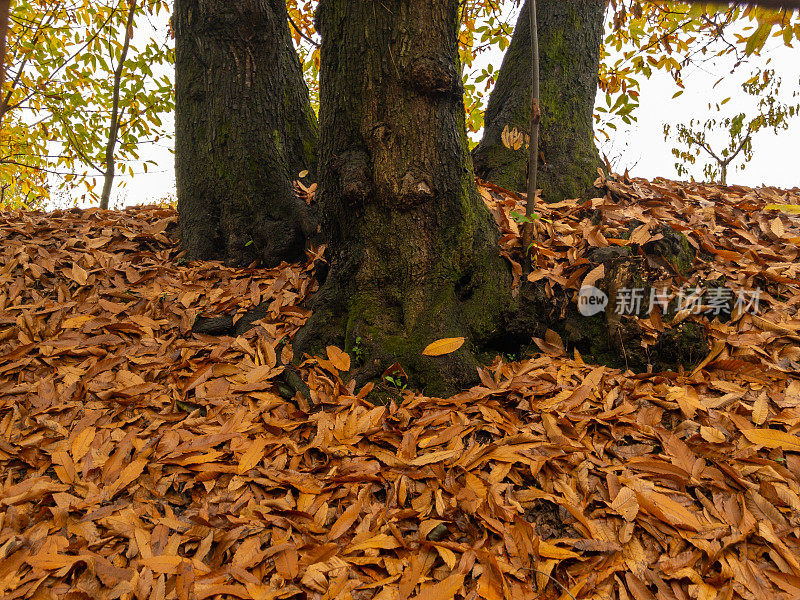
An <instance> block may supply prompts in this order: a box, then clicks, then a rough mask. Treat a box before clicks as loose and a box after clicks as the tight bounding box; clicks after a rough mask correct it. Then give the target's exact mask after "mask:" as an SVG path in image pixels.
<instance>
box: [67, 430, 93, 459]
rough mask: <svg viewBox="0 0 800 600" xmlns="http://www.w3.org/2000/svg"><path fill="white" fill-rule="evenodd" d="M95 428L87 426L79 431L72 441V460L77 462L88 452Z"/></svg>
mask: <svg viewBox="0 0 800 600" xmlns="http://www.w3.org/2000/svg"><path fill="white" fill-rule="evenodd" d="M95 432H96V430H95V428H94V427H87V428H86V429H84V430H83V431H81V432H80V433H79V434H78V435H77V436H75V440H74V441H73V442H72V460H74V461H75V462H79V461H80V460H81V459H82V458H83V457H84V456H86V454H87V453H88V452H89V448H90V447H91V445H92V442H93V441H94V436H95Z"/></svg>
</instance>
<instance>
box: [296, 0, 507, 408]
mask: <svg viewBox="0 0 800 600" xmlns="http://www.w3.org/2000/svg"><path fill="white" fill-rule="evenodd" d="M317 16H318V29H319V31H320V33H321V34H322V40H323V42H322V69H321V80H320V81H321V85H320V92H321V113H320V132H321V157H320V170H321V173H320V197H321V203H322V206H321V208H322V214H323V226H324V228H325V230H326V232H327V233H329V235H330V239H329V250H330V257H331V265H330V267H331V268H330V273H329V275H328V278H327V280H326V282H325V284H324V286H323V287H322V289H321V290H320V292H319V293H318V294H317V295H316V296H315V298H314V299H313V301H312V306H311V308H312V309H313V310H314V313H313V316H312V317H311V319H310V321H309V323H308V325H307V326H306V327H305V328H304V329H302V330H301V331H300V333H299V334H298V336H297V339H296V341H295V357H296V358H299V357H300V355H301V353H302V352H303V351H308V352H311V353H314V352H319V351H321V350H322V348H324V346H325V345H326V344H329V343H337V344H339V345H342V346H343V347H345V348H346V349H347V350H352V349H353V348H354V347H357V348H358V352H357V354H358V355H359V356H361V358H362V361H361V364H360V365H359V367H358V373H357V375H359V376H360V378H361V379H368V378H373V377H376V376H379V375H380V374H381V373H382V372H383V369H385V368H386V367H389V366H390V365H391V364H393V363H394V362H399V363H400V365H401V366H402V367H403V368H404V369H405V371H406V372H407V374H408V375H409V377H410V379H411V381H412V383H414V384H415V385H418V386H420V387H423V388H424V389H425V390H426V391H427V392H429V393H443V392H445V391H449V390H453V389H457V388H459V387H460V386H463V385H466V384H469V383H470V382H472V381H473V380H474V379H475V378H476V370H475V367H476V366H477V360H476V357H475V352H476V351H477V350H478V349H479V348H480V346H481V344H483V343H485V342H487V341H489V340H491V339H492V338H493V337H495V336H498V335H500V331H501V328H502V327H501V320H502V317H503V313H504V311H506V310H507V309H508V308H509V307H510V304H511V294H510V282H511V279H510V273H509V268H508V266H507V265H506V263H505V262H504V261H503V259H502V258H501V257H500V255H499V251H498V246H497V229H496V226H495V224H494V222H493V220H492V218H491V216H490V214H489V212H488V210H487V209H486V207H485V206H484V204H483V202H482V201H481V199H480V197H479V195H478V194H477V192H476V189H475V185H474V173H473V169H472V164H471V160H470V156H469V152H468V144H467V138H466V129H465V123H464V105H463V89H462V85H461V78H460V66H459V64H458V51H457V32H458V0H436V1H430V0H427V1H425V2H422V1H420V0H391V1H389V0H387V2H377V3H372V2H363V1H362V0H322V2H321V3H320V7H319V12H318V15H317ZM458 336H463V337H465V338H467V340H468V343H467V344H466V345H465V346H464V347H462V349H460V350H458V351H457V352H456V353H454V354H451V355H448V356H444V357H435V358H434V357H424V356H422V350H423V349H424V348H425V346H427V345H428V344H429V343H431V342H433V341H435V340H437V339H440V338H444V337H458Z"/></svg>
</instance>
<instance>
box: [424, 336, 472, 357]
mask: <svg viewBox="0 0 800 600" xmlns="http://www.w3.org/2000/svg"><path fill="white" fill-rule="evenodd" d="M465 341H466V340H465V339H464V338H463V337H457V338H444V339H442V340H437V341H435V342H433V343H432V344H430V345H429V346H428V347H427V348H425V350H423V351H422V354H423V356H443V355H445V354H452V353H453V352H455V351H456V350H458V349H459V348H461V346H463V345H464V342H465Z"/></svg>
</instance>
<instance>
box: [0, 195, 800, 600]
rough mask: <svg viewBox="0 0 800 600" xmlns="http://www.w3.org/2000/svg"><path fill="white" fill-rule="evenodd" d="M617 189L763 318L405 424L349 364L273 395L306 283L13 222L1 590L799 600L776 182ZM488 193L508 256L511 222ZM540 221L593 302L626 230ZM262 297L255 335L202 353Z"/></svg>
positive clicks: (1, 322) (426, 404) (798, 392)
mask: <svg viewBox="0 0 800 600" xmlns="http://www.w3.org/2000/svg"><path fill="white" fill-rule="evenodd" d="M608 186H609V188H611V190H612V192H613V198H615V200H614V201H612V200H595V201H592V202H591V203H590V205H589V206H588V208H589V209H591V210H589V211H588V212H592V211H595V212H596V211H600V212H601V213H603V216H604V219H605V225H604V227H605V230H604V231H607V230H608V228H609V227H610V225H609V223H612V224H613V223H614V222H619V223H620V224H622V223H623V222H624V221H625V220H626V219H628V220H629V219H637V220H638V221H641V222H642V223H644V225H646V226H647V227H646V228H645V229H640V230H639V234H638V235H639V236H640V238H641V239H644V237H645V236H646V235H651V234H653V235H657V234H656V233H655V232H656V227H655V222H659V223H669V224H672V225H673V226H674V227H680V228H681V230H683V231H685V232H686V233H687V235H689V237H690V239H691V240H692V241H693V243H695V244H697V245H698V247H700V248H703V249H704V250H705V252H706V253H707V254H708V255H709V256H711V257H712V258H713V260H708V261H706V262H705V263H702V264H701V263H698V264H697V265H696V266H697V268H698V274H699V275H697V276H708V274H710V273H712V272H719V273H726V274H730V277H731V279H732V280H735V281H736V282H738V283H741V284H743V285H744V284H747V285H751V284H755V285H760V286H761V287H762V288H763V289H764V290H765V299H764V301H763V310H762V313H761V315H760V316H758V317H755V316H752V315H747V314H744V315H734V318H732V319H731V320H730V321H728V322H726V323H724V324H723V323H720V322H719V320H715V321H713V322H712V321H708V319H705V322H706V324H707V325H708V327H710V328H711V330H712V332H713V335H714V336H715V338H716V339H717V340H718V341H719V343H718V344H717V346H716V347H715V351H714V353H715V355H714V356H712V357H710V359H709V360H708V361H706V364H705V365H704V367H703V368H702V369H699V370H698V371H697V372H696V373H693V374H655V375H652V374H651V375H633V374H632V373H630V372H628V373H624V372H621V371H619V370H613V369H609V368H606V367H596V366H591V365H587V364H584V363H583V361H582V360H581V359H580V357H579V356H576V357H575V358H568V357H564V356H559V357H556V356H549V355H542V356H537V357H533V358H530V359H526V360H523V361H520V362H516V363H510V364H509V363H505V362H503V361H502V360H501V359H499V358H498V360H497V361H496V362H495V363H494V364H493V365H492V366H490V367H487V368H486V369H484V370H483V371H482V372H481V381H482V385H481V386H479V387H476V388H473V389H471V390H468V391H465V392H463V393H461V394H459V395H456V396H454V397H452V398H449V399H439V398H428V397H424V396H422V395H420V394H417V393H414V392H411V391H405V392H404V393H403V399H402V401H401V402H398V403H393V404H391V405H389V406H373V405H371V404H370V403H368V402H367V401H366V400H365V397H366V392H367V391H368V390H367V389H360V390H357V389H355V388H354V387H353V385H352V384H350V385H347V384H345V383H343V382H342V380H343V379H344V380H346V377H345V376H344V375H343V374H342V373H341V372H340V369H342V370H344V369H347V368H348V366H349V363H350V358H351V357H349V356H347V355H346V354H345V353H343V352H342V351H341V350H338V349H336V348H331V349H329V352H328V356H327V357H322V358H318V359H314V360H309V361H306V363H304V366H303V374H304V380H305V381H306V383H307V384H308V386H309V389H310V390H311V392H310V395H311V398H308V399H305V398H302V397H301V396H299V395H298V396H296V397H295V399H294V400H292V401H287V400H285V399H284V398H283V397H282V396H281V395H280V394H279V393H278V392H279V390H278V389H277V387H276V385H277V383H276V382H277V377H278V376H279V375H280V373H281V370H282V369H283V367H282V366H280V365H281V364H285V363H286V362H287V361H288V360H289V359H290V358H291V344H286V345H284V344H283V343H282V341H283V340H284V339H289V340H290V339H291V337H292V336H293V335H294V333H295V332H296V331H297V329H298V328H299V327H300V326H301V325H302V324H303V322H304V321H305V320H306V318H307V317H308V312H307V311H306V310H305V309H303V308H300V307H299V306H298V305H299V304H300V303H302V301H303V300H304V299H305V298H306V297H307V296H308V295H309V294H310V293H313V291H314V289H315V285H316V284H315V282H314V280H313V273H312V263H311V262H309V263H308V264H305V265H284V266H283V267H282V268H278V269H272V270H233V269H228V268H225V267H222V266H221V265H219V264H217V263H202V264H199V263H190V264H180V263H181V261H180V259H179V253H178V249H177V247H176V244H175V242H174V241H173V240H172V239H171V237H170V235H169V234H170V231H171V228H172V227H173V226H174V224H175V221H176V215H175V213H174V212H173V211H170V210H166V209H156V208H140V209H130V210H127V211H125V212H122V213H100V212H96V211H90V212H85V213H80V212H60V213H53V214H48V215H41V214H15V215H8V214H6V215H2V216H0V242H1V243H2V250H3V251H2V255H0V283H1V284H2V291H1V292H0V463H2V473H3V481H2V487H0V590H2V593H3V594H4V595H3V598H42V599H44V598H48V599H49V598H65V599H68V600H83V599H95V598H98V599H101V598H103V599H112V598H125V599H131V598H137V599H138V600H145V599H151V598H152V599H162V598H163V599H166V598H169V599H178V600H189V599H198V600H199V599H203V598H253V599H259V600H266V599H279V598H280V599H282V598H317V599H333V598H354V599H356V600H360V599H366V598H381V599H395V598H399V599H406V598H422V599H431V600H433V599H436V600H439V599H442V600H445V599H450V598H469V599H473V598H485V599H487V600H495V599H500V598H513V599H520V600H523V599H525V600H528V599H531V598H537V597H541V598H550V599H555V598H560V599H562V600H567V599H568V598H570V597H574V598H581V599H583V598H596V599H601V598H614V599H616V598H619V599H620V600H623V599H624V600H628V599H635V600H650V599H653V598H657V599H659V600H662V599H663V600H666V599H677V600H688V599H690V598H691V599H693V600H713V599H715V598H720V599H735V598H745V599H748V600H749V599H754V600H755V599H758V600H761V599H771V598H775V599H786V600H788V599H792V598H798V597H800V437H799V436H798V433H799V432H800V381H798V379H797V377H796V375H797V358H798V355H797V352H798V343H797V328H798V323H800V321H798V317H797V314H796V313H797V303H798V301H800V295H799V293H798V292H799V290H800V288H799V287H798V281H797V263H796V260H797V246H796V244H797V236H798V235H800V234H798V232H797V221H796V219H795V218H791V217H787V216H780V215H775V214H773V213H768V211H765V210H764V206H765V204H769V203H772V202H775V198H772V197H769V198H767V197H765V196H770V195H772V194H775V195H778V194H779V193H778V192H772V191H769V190H758V191H754V190H747V189H744V188H724V189H723V188H711V187H702V186H686V185H679V184H674V183H671V182H664V181H661V182H658V183H654V184H648V183H646V182H642V181H640V180H636V181H630V180H622V181H610V182H608ZM484 195H485V197H486V198H487V199H488V200H489V201H490V202H491V204H492V206H493V208H494V212H495V216H496V217H497V218H498V219H499V220H500V221H501V224H503V223H505V225H504V226H505V229H506V233H507V234H506V235H505V236H504V238H503V243H504V247H505V248H506V250H507V252H508V253H509V257H512V256H513V250H514V246H515V244H516V245H518V241H515V239H514V238H515V234H516V229H515V227H516V225H515V224H514V223H513V221H510V220H509V218H508V215H509V211H510V210H513V209H514V203H515V200H514V199H513V198H509V197H507V196H502V197H501V196H499V195H498V193H497V191H496V190H489V189H486V190H484ZM779 200H780V201H781V202H784V203H785V202H789V201H791V202H794V203H798V201H800V196H798V195H797V194H795V195H794V196H792V197H790V198H787V197H783V196H782V197H780V199H779ZM546 210H547V212H546V214H544V216H546V217H548V218H551V219H552V223H548V224H547V228H548V230H549V232H550V233H551V236H550V239H547V240H546V241H544V240H543V241H542V247H541V248H540V250H539V259H540V267H541V269H542V271H546V274H545V275H544V277H552V278H553V282H554V283H557V284H558V285H559V286H562V285H563V284H565V283H569V282H573V283H575V284H576V285H578V286H579V285H580V282H581V281H582V277H583V276H584V274H585V273H586V271H587V269H588V266H587V264H586V263H585V262H583V261H584V260H585V259H584V254H585V252H587V251H588V249H589V248H591V247H596V246H598V245H600V246H602V245H603V244H614V243H615V242H614V241H612V240H615V239H617V238H611V239H609V238H608V237H605V236H606V235H607V234H606V233H603V231H601V230H600V229H596V226H595V225H592V220H591V215H589V216H587V215H585V214H583V213H585V212H586V211H587V206H583V207H581V206H579V205H578V204H577V203H564V204H563V205H561V206H557V207H551V208H549V209H546ZM539 275H540V274H539ZM534 276H537V274H536V273H535V274H534ZM562 279H563V281H562ZM568 289H569V287H568ZM262 300H269V301H270V302H271V304H270V312H269V315H268V316H267V318H266V319H264V320H263V321H261V322H260V325H259V326H258V327H257V328H256V329H254V330H252V331H251V332H250V333H248V334H246V335H244V336H241V337H238V338H230V337H221V338H213V337H208V336H198V335H193V334H192V333H191V325H192V323H193V321H194V317H195V316H196V315H197V314H200V313H203V314H222V313H226V312H233V311H239V312H241V311H243V310H246V309H247V308H249V307H251V306H253V305H255V304H258V303H259V302H261V301H262ZM684 318H700V317H695V316H691V317H684ZM653 327H658V324H657V323H654V324H653Z"/></svg>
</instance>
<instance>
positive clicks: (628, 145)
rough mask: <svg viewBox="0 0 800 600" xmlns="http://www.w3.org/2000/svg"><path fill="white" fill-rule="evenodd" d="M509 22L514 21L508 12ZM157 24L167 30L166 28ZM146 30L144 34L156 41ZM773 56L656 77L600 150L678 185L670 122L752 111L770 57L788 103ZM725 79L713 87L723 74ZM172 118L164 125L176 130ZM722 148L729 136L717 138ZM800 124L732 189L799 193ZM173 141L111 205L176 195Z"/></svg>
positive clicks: (774, 50)
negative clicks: (715, 106)
mask: <svg viewBox="0 0 800 600" xmlns="http://www.w3.org/2000/svg"><path fill="white" fill-rule="evenodd" d="M509 17H510V18H511V19H512V21H511V22H515V19H516V15H515V14H511V13H509ZM157 26H159V27H163V26H164V24H160V25H158V24H157ZM151 33H152V32H150V31H145V32H142V33H140V34H139V35H142V36H144V35H150V34H151ZM156 35H158V36H159V37H161V36H163V35H165V34H164V30H163V29H162V31H159V32H156ZM769 48H770V50H769V51H768V52H767V53H766V54H765V55H764V57H762V58H760V59H754V61H753V62H752V63H751V64H750V65H747V66H743V67H740V68H739V69H738V70H737V71H736V72H734V73H731V69H732V65H733V60H732V59H730V58H723V59H717V60H716V61H715V62H713V63H711V62H706V63H705V64H703V65H701V66H690V67H688V68H687V69H686V71H685V74H684V81H685V84H686V91H685V92H684V94H683V95H682V96H679V97H678V98H675V99H672V96H673V94H674V93H675V91H676V90H677V88H676V87H675V84H674V82H673V81H672V79H671V78H670V77H669V76H668V75H666V74H664V73H661V72H658V73H656V74H654V76H653V77H652V78H651V79H650V80H644V81H642V90H641V98H640V101H641V105H640V107H639V109H638V110H637V111H636V116H637V117H638V121H636V122H635V123H634V124H633V125H632V126H630V127H625V128H622V124H621V123H620V126H621V128H620V129H619V130H618V131H617V132H616V134H615V135H614V136H613V139H612V140H611V141H610V142H603V143H601V144H599V147H600V150H601V152H603V153H604V154H605V155H607V156H608V157H609V159H611V160H612V164H613V165H614V167H615V168H616V169H617V170H618V171H624V170H625V169H626V168H627V169H629V170H630V173H631V175H633V176H638V177H646V178H649V179H651V178H654V177H659V176H660V177H667V178H672V179H677V178H678V176H677V174H676V171H675V167H674V163H675V159H674V157H673V156H672V154H671V148H672V147H673V145H674V144H673V143H671V142H666V141H665V140H664V134H663V128H664V123H665V122H669V123H671V124H673V125H674V124H675V123H678V122H688V121H689V120H690V119H691V118H695V119H701V120H703V121H705V120H706V119H707V118H709V117H710V116H713V113H714V112H716V111H709V108H708V103H709V101H710V100H711V101H714V100H716V101H719V100H722V99H723V98H725V97H727V96H731V97H732V100H731V101H730V102H728V103H727V104H726V105H725V106H724V107H723V109H724V111H725V112H724V113H721V114H720V115H718V116H726V115H731V116H732V115H734V114H736V113H738V112H742V111H746V112H747V111H750V110H752V107H753V102H752V100H751V99H749V98H748V97H746V95H745V94H744V93H743V92H742V90H741V88H740V85H741V83H742V81H743V80H745V79H747V78H748V77H749V76H750V75H749V74H750V73H751V72H752V71H753V68H754V67H755V66H757V65H758V66H766V62H767V58H769V59H771V62H770V64H769V67H770V68H774V69H775V71H776V73H777V74H778V75H779V76H780V77H781V78H782V81H783V87H782V92H781V94H782V95H783V96H784V97H786V98H789V97H790V96H791V95H792V93H793V92H796V91H798V90H800V44H798V47H795V48H786V47H784V46H783V45H782V44H781V43H780V42H777V41H773V42H771V43H770V45H769ZM488 61H491V62H492V63H493V64H495V65H499V64H500V63H501V61H502V55H501V53H499V52H498V53H497V54H495V55H489V54H487V55H484V56H483V57H482V58H481V59H480V61H479V64H480V63H484V64H485V63H486V62H488ZM723 75H724V76H725V81H723V83H721V84H719V85H717V87H716V88H713V86H714V84H715V83H716V82H717V80H718V79H719V78H720V77H721V76H723ZM171 123H172V119H171V117H170V118H169V119H168V120H167V122H166V123H165V125H166V126H167V127H172V124H171ZM717 139H718V140H719V141H721V142H724V134H723V135H721V136H720V137H718V138H717ZM798 142H800V119H795V120H794V121H793V122H792V124H791V126H790V128H789V130H787V131H782V132H780V133H779V134H778V135H775V134H774V133H772V132H771V131H763V132H761V133H759V134H758V135H757V136H756V137H755V140H754V150H755V151H754V157H753V160H752V161H751V162H750V163H749V164H748V166H747V168H746V170H744V171H739V170H736V171H733V172H731V173H730V174H729V178H728V180H729V183H732V184H733V183H735V184H741V185H748V186H754V187H755V186H760V185H773V186H777V187H783V188H793V187H800V151H798V147H799V146H800V143H798ZM170 150H171V142H167V143H162V144H157V145H154V146H150V147H148V148H145V149H143V151H142V157H143V158H147V159H151V160H153V161H155V162H156V163H157V164H158V166H157V167H151V168H150V172H149V173H147V174H137V175H136V176H135V177H133V178H130V177H124V178H120V182H122V183H124V184H125V186H124V187H121V188H116V189H115V192H114V196H113V198H112V204H114V205H116V206H121V205H133V204H142V203H150V202H155V201H158V200H161V199H165V198H170V197H173V198H174V195H175V176H174V169H173V163H174V156H173V154H172V153H171V152H170ZM690 173H691V174H692V175H694V176H695V177H696V178H698V179H702V166H697V167H695V168H694V169H693V170H690Z"/></svg>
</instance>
